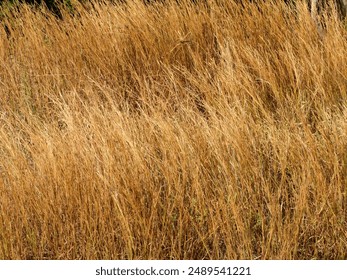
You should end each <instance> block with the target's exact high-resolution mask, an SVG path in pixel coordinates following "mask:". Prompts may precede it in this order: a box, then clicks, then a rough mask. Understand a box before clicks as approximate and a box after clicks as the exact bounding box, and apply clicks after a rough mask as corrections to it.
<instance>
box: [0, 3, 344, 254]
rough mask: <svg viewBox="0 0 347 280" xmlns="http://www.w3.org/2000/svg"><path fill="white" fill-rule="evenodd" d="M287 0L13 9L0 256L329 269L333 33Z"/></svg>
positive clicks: (4, 77) (4, 101) (334, 132)
mask: <svg viewBox="0 0 347 280" xmlns="http://www.w3.org/2000/svg"><path fill="white" fill-rule="evenodd" d="M323 21H324V34H323V36H322V35H321V34H320V33H319V32H318V31H317V28H316V25H315V23H314V22H313V20H312V19H311V17H310V14H309V12H308V11H307V9H306V7H305V6H304V4H300V3H298V4H297V6H296V9H295V10H293V9H291V8H289V7H288V6H285V5H284V4H281V3H277V4H276V5H273V4H271V3H263V4H261V5H254V4H245V5H243V6H240V5H238V4H237V3H233V2H232V1H209V5H208V6H206V5H194V4H191V3H189V2H186V3H184V4H180V5H178V4H176V2H175V1H172V2H167V3H165V4H158V3H157V4H153V5H149V6H146V5H144V4H143V3H142V2H141V1H130V2H129V3H128V4H121V5H111V4H95V5H94V7H93V8H92V9H86V8H82V7H80V6H78V5H77V6H76V12H75V15H74V16H72V15H71V14H69V13H68V12H66V13H64V12H63V19H62V20H59V19H57V18H55V17H53V16H51V15H49V14H48V13H45V11H42V10H37V9H36V10H35V9H32V8H29V7H28V6H25V5H23V6H22V7H21V9H20V10H18V11H13V12H11V16H8V17H6V18H5V19H4V20H3V26H5V25H6V28H5V27H3V28H2V29H1V30H0V61H1V63H0V258H1V259H346V258H347V232H346V228H347V105H346V104H347V103H346V100H347V67H346V65H347V40H346V39H347V31H346V27H345V26H344V23H343V22H340V21H338V20H336V17H325V18H323Z"/></svg>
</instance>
